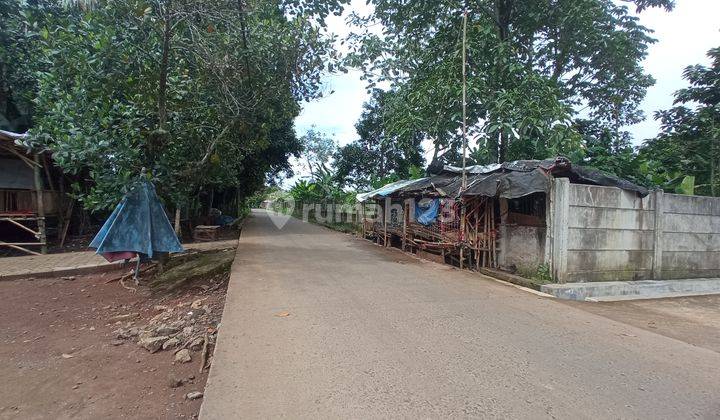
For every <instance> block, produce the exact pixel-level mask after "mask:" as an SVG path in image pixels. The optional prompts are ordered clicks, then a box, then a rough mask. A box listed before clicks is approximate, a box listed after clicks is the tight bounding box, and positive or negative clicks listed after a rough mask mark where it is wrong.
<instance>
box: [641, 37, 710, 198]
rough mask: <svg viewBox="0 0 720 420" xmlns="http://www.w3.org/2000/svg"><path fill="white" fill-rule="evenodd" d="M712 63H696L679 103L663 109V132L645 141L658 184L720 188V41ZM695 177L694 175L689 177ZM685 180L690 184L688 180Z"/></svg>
mask: <svg viewBox="0 0 720 420" xmlns="http://www.w3.org/2000/svg"><path fill="white" fill-rule="evenodd" d="M708 57H709V58H710V60H711V64H710V65H709V66H702V65H692V66H689V67H687V68H686V69H685V71H684V72H683V77H684V78H685V80H687V81H688V83H689V86H688V87H687V88H684V89H680V90H679V91H677V92H676V93H675V105H676V106H674V107H672V108H670V109H668V110H664V111H659V112H657V113H656V114H655V118H656V119H658V120H659V121H660V122H661V127H662V128H661V132H660V134H659V135H658V136H657V137H655V138H653V139H650V140H648V141H646V142H645V143H644V144H643V147H642V148H641V149H640V156H639V158H640V161H641V164H642V168H643V169H644V171H645V172H647V173H649V174H650V176H651V177H652V181H653V182H655V183H657V184H660V185H662V184H669V185H670V186H675V185H678V186H681V187H682V188H689V189H690V191H689V192H690V193H693V192H695V193H698V194H706V195H712V196H717V195H718V194H719V193H720V47H718V48H713V49H711V50H710V51H708ZM688 177H691V178H688ZM682 181H685V184H684V185H682Z"/></svg>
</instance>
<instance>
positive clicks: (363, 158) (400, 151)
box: [335, 89, 423, 187]
mask: <svg viewBox="0 0 720 420" xmlns="http://www.w3.org/2000/svg"><path fill="white" fill-rule="evenodd" d="M396 99H397V98H396V97H395V94H394V92H385V91H382V90H380V89H374V90H373V91H372V95H371V97H370V100H369V101H368V102H366V103H365V104H364V106H363V113H362V115H361V116H360V120H359V121H358V122H357V124H356V125H355V130H356V131H357V134H358V136H359V138H358V139H357V140H355V141H354V142H352V143H350V144H347V145H345V146H343V147H342V148H340V149H339V150H338V153H337V155H336V159H335V161H336V168H337V174H336V176H337V178H338V179H339V180H340V181H341V182H343V183H345V184H351V185H354V186H357V187H368V186H370V185H371V183H372V181H373V180H375V179H382V178H387V177H389V176H396V177H399V178H406V177H408V176H409V175H410V171H411V168H413V167H417V166H420V165H422V164H423V157H422V147H421V142H422V136H421V134H420V133H419V132H418V131H414V132H410V131H408V132H401V133H398V132H396V131H393V130H392V129H390V128H388V126H389V124H388V120H389V119H390V118H392V117H391V114H393V113H395V112H397V111H396V110H395V109H393V107H394V106H395V105H397V101H396Z"/></svg>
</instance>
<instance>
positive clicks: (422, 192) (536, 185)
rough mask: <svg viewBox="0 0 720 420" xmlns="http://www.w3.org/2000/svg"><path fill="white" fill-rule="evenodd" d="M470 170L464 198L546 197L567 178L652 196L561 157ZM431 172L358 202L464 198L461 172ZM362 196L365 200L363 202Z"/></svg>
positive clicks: (448, 168)
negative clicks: (390, 197) (389, 198)
mask: <svg viewBox="0 0 720 420" xmlns="http://www.w3.org/2000/svg"><path fill="white" fill-rule="evenodd" d="M471 168H472V170H466V178H467V180H466V185H467V188H466V189H465V191H463V192H462V195H463V196H476V195H482V196H486V197H502V198H509V199H513V198H520V197H524V196H526V195H530V194H534V193H539V192H542V193H547V192H549V191H550V184H551V179H552V178H568V179H569V180H570V182H571V183H574V184H590V185H600V186H606V187H617V188H621V189H623V190H626V191H632V192H634V193H636V194H637V195H639V196H640V197H645V196H646V195H648V193H649V191H648V189H647V188H645V187H642V186H639V185H636V184H633V183H632V182H630V181H627V180H624V179H620V178H618V177H616V176H613V175H609V174H605V173H602V172H600V171H597V170H594V169H591V168H587V167H583V166H578V165H573V164H572V163H570V161H569V160H568V159H567V158H564V157H561V156H559V157H557V158H555V159H545V160H516V161H512V162H505V163H503V164H501V165H487V166H479V165H476V166H473V167H471ZM430 169H435V170H437V171H438V172H439V173H435V174H431V175H430V176H429V177H427V178H423V179H419V180H415V181H398V182H394V183H392V184H388V185H386V186H384V187H382V188H380V189H378V190H375V191H371V192H370V193H365V194H359V195H358V201H364V200H365V199H367V198H372V197H377V196H383V197H384V196H387V195H391V194H392V195H397V196H400V197H428V196H436V197H437V196H440V197H448V198H458V197H459V196H460V195H461V191H460V190H461V189H462V184H463V182H462V168H460V172H459V173H458V168H457V167H453V166H448V165H445V166H439V165H436V166H435V167H433V166H432V165H431V167H430V168H428V170H430ZM485 171H487V172H485ZM403 182H405V184H403ZM380 192H381V193H382V194H380ZM373 194H374V195H373ZM360 196H364V198H363V200H361V199H360Z"/></svg>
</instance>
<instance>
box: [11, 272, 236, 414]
mask: <svg viewBox="0 0 720 420" xmlns="http://www.w3.org/2000/svg"><path fill="white" fill-rule="evenodd" d="M113 277H117V273H106V274H98V275H88V276H81V277H77V278H74V279H72V280H69V279H62V278H51V279H42V280H34V281H32V280H13V281H3V282H0V296H2V300H3V303H2V305H0V343H2V345H0V377H2V378H3V379H2V382H1V383H0V418H23V419H28V418H30V419H32V418H53V419H64V418H137V419H150V418H153V419H157V418H194V417H196V416H197V413H198V412H199V410H200V404H201V402H202V398H198V399H194V400H190V399H188V398H187V394H188V393H191V392H202V391H203V389H204V387H205V382H206V380H207V369H204V370H202V372H201V370H200V365H201V358H202V357H201V353H202V352H203V345H204V343H203V340H204V336H205V335H206V334H208V337H209V339H208V341H209V342H210V350H212V343H213V342H214V336H215V331H216V329H217V328H218V324H219V321H220V317H221V315H222V310H223V305H224V301H225V291H226V287H227V274H222V275H214V276H209V278H203V279H199V280H196V281H194V282H193V283H191V284H188V285H185V286H183V288H182V289H181V290H175V291H173V292H171V293H165V294H162V295H159V294H151V293H150V292H149V291H148V290H147V289H144V288H139V289H138V290H137V291H135V292H133V291H131V290H128V289H126V288H124V287H123V286H122V285H121V284H120V283H119V282H117V281H114V282H110V283H106V282H107V281H108V280H109V279H111V278H113ZM131 284H132V282H129V284H128V282H126V285H127V286H130V285H131ZM159 328H164V330H162V331H160V330H159ZM161 333H162V334H164V336H165V337H167V339H165V340H158V341H162V342H165V341H167V340H169V339H170V338H174V339H175V340H176V341H171V342H170V344H172V345H171V346H169V348H167V349H166V350H162V349H159V350H158V351H156V352H154V353H153V352H150V351H148V350H147V349H146V348H144V347H141V346H140V345H138V344H137V342H138V341H139V340H141V339H142V338H145V339H151V338H152V336H158V335H161ZM143 335H145V337H143ZM198 337H199V339H198ZM151 341H152V340H151ZM180 348H187V354H188V355H189V356H190V358H191V360H190V361H189V362H185V363H183V362H180V361H176V355H175V352H176V351H177V350H178V349H180ZM151 349H152V348H151ZM153 350H154V349H153ZM209 354H212V352H211V351H210V352H209Z"/></svg>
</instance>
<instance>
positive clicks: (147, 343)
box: [138, 336, 169, 353]
mask: <svg viewBox="0 0 720 420" xmlns="http://www.w3.org/2000/svg"><path fill="white" fill-rule="evenodd" d="M168 339H169V337H167V336H160V337H148V336H143V337H140V341H138V345H139V346H140V347H143V348H145V350H147V351H149V352H150V353H155V352H156V351H158V350H160V349H161V348H162V346H163V344H164V343H165V342H166V341H167V340H168Z"/></svg>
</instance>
